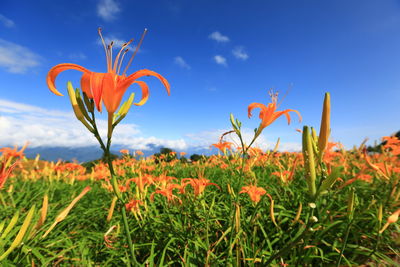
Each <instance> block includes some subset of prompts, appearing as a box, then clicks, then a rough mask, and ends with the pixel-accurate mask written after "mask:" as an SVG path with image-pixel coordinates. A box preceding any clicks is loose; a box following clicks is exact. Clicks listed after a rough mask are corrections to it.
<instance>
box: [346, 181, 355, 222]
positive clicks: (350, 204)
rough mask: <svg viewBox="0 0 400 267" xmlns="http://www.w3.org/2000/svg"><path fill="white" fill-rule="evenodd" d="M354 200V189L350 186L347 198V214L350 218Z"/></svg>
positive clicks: (352, 212) (351, 217)
mask: <svg viewBox="0 0 400 267" xmlns="http://www.w3.org/2000/svg"><path fill="white" fill-rule="evenodd" d="M354 201H355V189H354V188H351V192H350V194H349V198H348V200H347V216H348V217H349V219H350V220H351V219H353V214H354Z"/></svg>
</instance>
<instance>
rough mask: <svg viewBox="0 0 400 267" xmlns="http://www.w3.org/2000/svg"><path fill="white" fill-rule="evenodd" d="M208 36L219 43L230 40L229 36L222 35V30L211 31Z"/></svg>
mask: <svg viewBox="0 0 400 267" xmlns="http://www.w3.org/2000/svg"><path fill="white" fill-rule="evenodd" d="M208 38H210V39H213V40H215V41H217V42H219V43H226V42H229V37H228V36H226V35H222V34H221V33H220V32H218V31H216V32H213V33H211V34H210V35H209V36H208Z"/></svg>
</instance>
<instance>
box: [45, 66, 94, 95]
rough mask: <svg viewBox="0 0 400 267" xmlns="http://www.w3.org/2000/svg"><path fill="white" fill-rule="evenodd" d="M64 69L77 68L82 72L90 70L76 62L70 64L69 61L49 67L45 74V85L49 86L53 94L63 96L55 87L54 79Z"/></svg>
mask: <svg viewBox="0 0 400 267" xmlns="http://www.w3.org/2000/svg"><path fill="white" fill-rule="evenodd" d="M65 70H78V71H81V72H83V73H90V71H89V70H87V69H85V68H84V67H82V66H79V65H77V64H71V63H64V64H59V65H56V66H54V67H52V68H51V69H50V71H49V73H48V74H47V77H46V82H47V86H48V87H49V89H50V91H52V92H53V93H54V94H56V95H59V96H63V94H61V93H60V92H59V91H58V90H57V89H56V86H55V81H56V78H57V75H58V74H60V72H63V71H65Z"/></svg>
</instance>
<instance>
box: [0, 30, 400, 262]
mask: <svg viewBox="0 0 400 267" xmlns="http://www.w3.org/2000/svg"><path fill="white" fill-rule="evenodd" d="M145 33H146V31H145V32H144V34H143V36H142V38H141V39H140V41H139V44H138V46H136V50H135V52H134V53H133V55H132V57H131V59H130V60H129V62H128V64H127V65H126V67H125V69H123V68H121V65H122V60H123V59H124V56H125V54H126V53H127V51H128V48H126V47H128V45H129V44H130V43H131V41H129V42H128V43H126V44H124V45H122V48H121V50H120V51H119V53H117V55H116V56H115V59H113V56H112V49H113V42H111V43H110V44H106V43H105V42H104V39H103V37H102V34H101V29H99V35H100V37H101V40H102V42H103V46H104V50H105V53H106V60H107V72H106V73H96V72H92V71H89V70H87V69H86V68H84V67H82V66H80V65H76V64H70V63H68V64H67V63H64V64H59V65H56V66H54V67H53V68H52V69H51V70H50V71H49V73H48V76H47V85H48V87H49V89H50V90H51V91H52V92H53V93H55V94H57V95H62V94H61V93H60V92H59V91H58V90H57V88H56V84H55V80H56V77H57V76H58V75H59V74H60V73H61V72H63V71H65V70H68V69H73V70H77V71H80V72H82V73H83V74H82V78H81V87H82V88H81V89H79V88H77V89H74V87H73V85H72V83H71V82H68V84H67V91H68V95H69V99H70V102H71V105H72V108H73V111H74V114H75V115H76V118H77V119H78V120H79V121H80V122H81V123H82V124H83V125H84V126H85V128H86V129H87V130H88V131H89V132H90V133H91V134H93V137H94V138H96V139H97V141H98V142H99V145H100V147H101V149H102V150H103V152H104V154H103V158H102V160H101V161H98V162H96V163H95V164H92V166H91V167H89V166H86V167H84V166H82V165H80V164H78V163H70V162H61V161H59V162H47V161H42V160H40V156H39V155H38V156H37V157H36V159H27V158H25V157H24V151H25V149H26V146H24V147H22V148H20V149H18V148H17V147H15V148H9V147H3V148H1V149H0V153H1V156H0V265H1V266H399V264H400V251H399V247H400V228H399V226H400V225H399V223H398V217H399V215H400V201H399V199H400V188H399V179H400V160H399V155H400V140H399V139H398V137H396V136H387V137H383V140H382V141H383V142H382V144H381V146H379V149H378V152H374V153H370V152H368V151H367V149H366V146H365V143H362V144H361V145H360V146H359V147H354V148H353V149H351V150H345V149H344V148H343V147H342V146H341V145H340V143H334V142H332V140H331V139H330V133H331V131H334V130H335V129H331V127H330V116H331V114H330V113H331V112H330V101H331V100H330V94H329V93H326V94H325V98H324V101H323V108H322V118H321V124H320V127H319V133H318V134H317V131H316V130H315V129H314V128H313V127H309V126H304V127H303V129H302V130H298V131H299V132H300V133H301V136H302V151H301V152H281V151H280V150H279V140H278V142H277V144H276V146H275V148H274V149H272V150H268V151H263V150H261V149H259V148H257V147H256V146H255V143H256V140H257V138H258V137H259V136H260V135H261V134H262V132H263V131H266V130H269V129H271V128H273V123H274V121H275V120H277V119H279V118H281V119H285V118H286V120H287V122H288V123H289V124H290V123H291V119H292V118H291V115H295V116H296V117H298V118H299V120H300V121H301V119H302V118H301V114H300V112H299V111H297V110H292V109H286V110H281V111H279V110H278V109H279V104H280V103H279V102H278V95H277V94H276V93H273V92H271V93H270V96H271V102H270V103H268V104H267V105H265V104H262V103H250V104H249V106H248V107H247V110H248V117H249V118H251V117H252V115H253V114H252V113H254V112H255V110H258V111H259V113H258V118H252V119H256V120H260V124H259V126H258V127H257V128H256V129H255V130H254V136H253V137H252V139H251V140H245V138H244V136H243V130H242V122H241V121H239V120H238V119H237V118H235V117H234V115H233V114H231V115H230V123H231V126H232V128H231V129H230V130H229V131H227V132H226V133H224V134H223V135H222V136H221V138H220V140H219V141H217V140H215V141H216V143H215V144H214V145H213V146H214V147H216V148H218V149H219V154H218V155H212V156H208V157H206V156H203V157H200V159H199V160H196V161H188V160H185V158H184V153H180V155H177V153H176V152H174V151H171V152H169V153H166V154H165V153H164V154H159V155H153V156H150V157H143V153H142V152H141V151H129V150H127V149H124V150H122V151H121V153H122V156H121V157H119V158H115V159H114V158H113V157H112V155H111V153H110V148H111V143H112V137H113V132H114V129H115V127H117V126H118V124H119V123H120V122H121V121H122V120H123V119H124V118H125V116H126V115H127V113H128V112H129V110H130V109H131V107H135V106H132V105H133V104H134V105H136V106H141V105H143V104H145V103H146V101H147V99H148V98H149V87H148V85H147V84H146V83H145V82H144V81H138V80H137V79H139V78H142V77H144V76H154V77H156V78H157V79H158V80H160V81H161V83H162V85H163V86H164V87H165V89H166V90H167V93H168V94H169V93H170V84H169V83H168V81H167V80H166V79H165V78H164V77H163V76H161V75H160V74H158V73H156V72H154V71H150V70H147V69H145V70H139V71H136V72H134V73H132V74H130V75H128V76H127V75H126V71H127V69H128V67H129V66H130V64H131V62H132V59H133V58H134V56H135V55H136V52H137V51H138V49H139V47H140V45H141V43H142V40H143V37H144V35H145ZM122 70H123V71H122ZM133 83H136V84H137V85H139V87H140V88H141V91H142V95H141V100H140V101H139V102H137V103H134V97H135V95H134V94H133V93H132V94H131V95H130V97H129V98H128V99H127V100H126V101H125V102H123V103H122V104H121V102H122V100H123V96H124V94H125V92H126V91H127V89H128V88H129V86H130V85H132V84H133ZM103 104H104V105H103ZM316 105H319V103H316ZM103 106H104V107H105V109H106V111H105V113H106V116H108V120H107V122H108V124H107V126H108V129H107V134H106V138H104V136H101V135H100V134H99V130H98V125H97V123H96V112H97V111H99V112H101V111H102V109H103ZM96 110H97V111H96ZM103 111H104V110H103ZM333 115H334V114H333ZM299 139H300V134H299ZM99 156H100V155H99Z"/></svg>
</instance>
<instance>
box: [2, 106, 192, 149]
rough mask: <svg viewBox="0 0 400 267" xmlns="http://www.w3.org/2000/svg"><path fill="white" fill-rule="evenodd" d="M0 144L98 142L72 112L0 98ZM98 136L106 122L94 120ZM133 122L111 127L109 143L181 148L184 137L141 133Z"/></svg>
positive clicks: (51, 145)
mask: <svg viewBox="0 0 400 267" xmlns="http://www.w3.org/2000/svg"><path fill="white" fill-rule="evenodd" d="M0 114H1V115H0V129H1V135H0V146H11V145H19V146H22V145H23V144H24V143H25V142H26V141H28V142H29V143H30V146H31V147H38V146H50V147H54V146H60V147H86V146H90V145H98V144H97V141H96V140H95V138H93V134H91V133H90V132H89V131H87V130H86V129H85V127H84V126H83V125H82V124H81V123H80V122H79V121H78V120H77V119H76V118H75V115H74V114H73V112H72V111H71V112H63V111H58V110H48V109H44V108H41V107H37V106H33V105H26V104H22V103H17V102H13V101H8V100H4V99H0ZM98 125H99V129H100V135H101V136H102V137H103V138H106V135H107V133H106V129H107V121H106V120H101V119H99V120H98ZM139 128H140V127H139V126H138V125H136V124H131V123H121V124H119V125H118V127H117V128H116V129H115V132H114V136H113V144H119V145H124V146H126V147H127V148H132V149H141V150H146V149H150V148H151V147H152V146H154V145H156V146H167V147H170V148H173V149H176V150H185V149H187V148H188V144H187V143H186V141H185V140H184V139H176V140H167V139H161V138H157V137H154V136H143V135H142V134H141V131H140V129H139Z"/></svg>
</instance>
